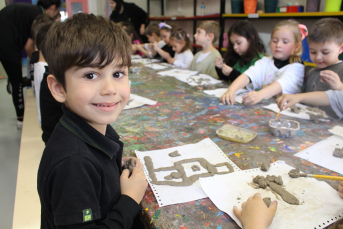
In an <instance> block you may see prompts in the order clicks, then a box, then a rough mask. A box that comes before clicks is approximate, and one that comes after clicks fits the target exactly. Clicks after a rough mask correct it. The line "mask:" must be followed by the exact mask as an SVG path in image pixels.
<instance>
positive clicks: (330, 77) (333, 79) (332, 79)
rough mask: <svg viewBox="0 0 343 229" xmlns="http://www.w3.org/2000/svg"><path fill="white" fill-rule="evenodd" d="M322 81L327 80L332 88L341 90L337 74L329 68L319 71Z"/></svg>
mask: <svg viewBox="0 0 343 229" xmlns="http://www.w3.org/2000/svg"><path fill="white" fill-rule="evenodd" d="M320 76H321V80H320V81H322V82H327V83H328V84H329V85H330V87H331V89H332V90H339V91H341V90H343V83H342V82H341V79H340V78H339V76H338V74H337V73H336V72H334V71H331V70H324V71H321V72H320Z"/></svg>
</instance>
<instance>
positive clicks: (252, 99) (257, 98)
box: [242, 91, 262, 106]
mask: <svg viewBox="0 0 343 229" xmlns="http://www.w3.org/2000/svg"><path fill="white" fill-rule="evenodd" d="M242 99H243V104H244V105H247V106H248V105H254V104H256V103H259V102H261V100H262V96H261V92H259V91H251V92H249V93H248V94H246V95H244V96H243V97H242Z"/></svg>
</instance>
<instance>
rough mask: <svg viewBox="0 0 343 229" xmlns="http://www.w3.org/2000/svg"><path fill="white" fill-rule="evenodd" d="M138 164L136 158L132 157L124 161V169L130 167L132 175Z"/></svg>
mask: <svg viewBox="0 0 343 229" xmlns="http://www.w3.org/2000/svg"><path fill="white" fill-rule="evenodd" d="M135 166H136V162H135V160H133V159H132V158H130V159H129V160H126V161H125V162H124V165H123V170H124V169H128V170H129V171H130V176H131V174H132V170H133V168H134V167H135Z"/></svg>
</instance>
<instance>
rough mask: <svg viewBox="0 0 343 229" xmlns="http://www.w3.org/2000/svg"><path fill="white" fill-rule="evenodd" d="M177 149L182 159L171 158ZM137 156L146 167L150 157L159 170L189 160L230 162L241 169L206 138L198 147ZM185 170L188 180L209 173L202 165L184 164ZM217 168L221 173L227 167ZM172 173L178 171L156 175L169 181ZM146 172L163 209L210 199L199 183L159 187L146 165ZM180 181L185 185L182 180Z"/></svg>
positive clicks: (140, 152)
mask: <svg viewBox="0 0 343 229" xmlns="http://www.w3.org/2000/svg"><path fill="white" fill-rule="evenodd" d="M176 150H177V151H178V153H179V154H180V156H177V157H170V156H169V154H170V153H172V152H174V151H176ZM136 155H137V157H138V158H139V160H140V161H141V163H142V164H144V165H145V161H144V157H145V156H149V157H150V158H151V159H152V162H153V166H154V168H155V169H159V168H161V167H170V166H173V165H174V162H178V161H181V160H185V159H193V158H204V159H206V160H207V161H208V162H209V163H211V164H213V165H215V164H218V163H223V162H228V163H229V164H230V165H231V166H232V167H233V169H234V171H240V169H239V168H238V167H237V166H236V165H235V164H234V163H233V162H232V161H231V160H230V159H229V158H228V157H227V156H226V155H225V154H224V153H223V151H222V150H221V149H220V148H219V147H218V146H217V145H216V144H215V143H214V142H213V141H212V140H211V139H210V138H206V139H204V140H202V141H200V142H198V143H195V144H188V145H184V146H177V147H173V148H168V149H162V150H153V151H145V152H142V151H136ZM193 165H197V166H199V168H200V170H199V171H196V172H194V171H193V170H192V169H191V167H192V166H193ZM183 167H184V170H185V172H186V175H187V176H188V177H189V176H192V175H194V174H202V173H207V172H208V171H207V170H206V168H203V167H201V165H200V164H199V163H198V162H192V163H186V164H183ZM217 169H218V171H220V169H224V168H220V167H217ZM171 172H175V170H169V171H161V172H156V173H155V174H156V177H157V180H158V181H165V179H164V177H165V176H167V175H169V174H170V173H171ZM144 173H145V176H146V177H147V180H148V182H149V184H150V186H151V189H152V191H153V192H154V194H155V197H156V199H157V202H158V205H159V206H160V207H162V206H167V205H171V204H178V203H185V202H189V201H193V200H198V199H202V198H206V197H207V195H206V194H205V193H204V191H203V190H202V188H201V186H200V183H199V180H198V181H196V182H195V183H193V184H192V185H190V186H169V185H155V184H152V183H151V178H150V177H149V172H148V170H147V168H146V166H144ZM217 176H223V175H217V174H216V175H214V177H217ZM174 180H175V179H174ZM176 180H177V181H179V182H181V179H176Z"/></svg>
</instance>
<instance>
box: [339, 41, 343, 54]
mask: <svg viewBox="0 0 343 229" xmlns="http://www.w3.org/2000/svg"><path fill="white" fill-rule="evenodd" d="M342 52H343V43H342V44H341V45H340V46H339V52H338V53H339V54H341V53H342Z"/></svg>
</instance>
